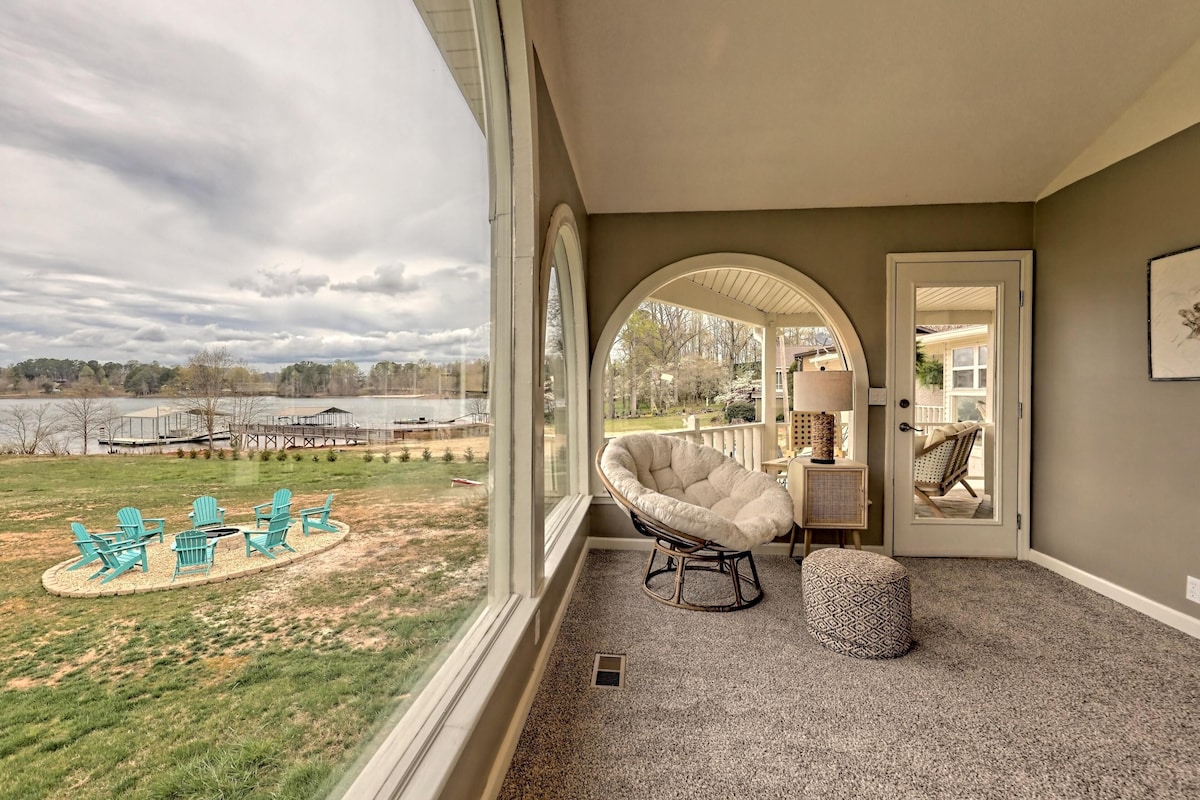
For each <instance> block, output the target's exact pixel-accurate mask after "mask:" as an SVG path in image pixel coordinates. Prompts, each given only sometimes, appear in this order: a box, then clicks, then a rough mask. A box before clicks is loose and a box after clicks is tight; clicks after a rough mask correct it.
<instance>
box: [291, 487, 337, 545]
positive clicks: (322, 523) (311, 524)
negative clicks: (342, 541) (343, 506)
mask: <svg viewBox="0 0 1200 800" xmlns="http://www.w3.org/2000/svg"><path fill="white" fill-rule="evenodd" d="M332 508H333V494H332V493H331V494H330V495H329V497H326V498H325V505H323V506H314V507H313V508H302V509H300V510H299V511H297V512H296V516H298V517H299V518H300V526H301V528H302V529H303V530H304V535H305V536H308V529H309V528H315V529H316V530H319V531H330V532H331V533H332V532H335V531H337V528H336V527H335V526H334V525H333V523H331V522H330V521H329V512H330V510H331V509H332Z"/></svg>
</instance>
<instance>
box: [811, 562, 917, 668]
mask: <svg viewBox="0 0 1200 800" xmlns="http://www.w3.org/2000/svg"><path fill="white" fill-rule="evenodd" d="M800 582H801V585H802V587H803V591H804V622H805V625H806V626H807V628H808V632H809V634H810V635H811V636H812V637H813V638H814V639H816V640H817V641H818V642H820V643H821V644H823V645H825V646H826V647H828V648H829V649H830V650H833V651H835V652H838V653H842V654H843V655H847V656H854V657H855V658H895V657H896V656H902V655H904V654H905V653H907V652H908V649H909V648H910V647H912V598H911V595H910V594H909V588H908V571H907V570H906V569H904V567H902V566H901V565H900V564H899V563H898V562H896V561H894V560H892V559H890V558H888V557H887V556H882V555H879V554H878V553H869V552H864V551H861V550H842V549H841V548H825V549H823V550H818V551H817V552H815V553H813V554H812V555H810V556H808V557H807V558H805V559H804V562H803V565H802V566H801V568H800Z"/></svg>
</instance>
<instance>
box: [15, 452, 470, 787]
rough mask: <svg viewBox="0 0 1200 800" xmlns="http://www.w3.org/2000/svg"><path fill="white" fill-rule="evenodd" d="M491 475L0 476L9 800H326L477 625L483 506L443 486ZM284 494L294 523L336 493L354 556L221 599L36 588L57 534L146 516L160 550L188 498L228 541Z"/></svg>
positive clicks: (85, 470) (49, 463) (113, 470)
mask: <svg viewBox="0 0 1200 800" xmlns="http://www.w3.org/2000/svg"><path fill="white" fill-rule="evenodd" d="M486 475H487V465H486V463H481V462H475V463H471V464H467V463H463V462H462V461H458V462H455V463H451V464H447V463H443V462H441V461H430V462H423V461H420V460H419V458H418V460H417V461H412V462H408V463H401V462H399V461H397V460H395V459H393V460H392V461H391V463H383V462H382V461H381V460H380V459H379V458H376V459H375V460H373V461H371V462H369V463H368V462H365V461H364V460H363V458H362V454H361V453H346V454H343V456H342V457H341V458H340V459H339V460H338V461H336V462H332V463H331V462H328V461H325V460H320V461H317V462H313V461H312V460H311V456H310V455H309V454H306V455H305V459H304V460H301V461H295V460H290V459H289V460H287V461H275V460H271V461H267V462H262V461H248V460H239V461H229V460H226V461H219V460H217V459H215V458H214V459H212V460H210V461H206V460H203V459H195V460H193V459H186V458H185V459H177V458H174V457H173V456H152V455H139V456H107V455H105V456H92V457H71V458H21V457H4V458H0V570H2V572H3V576H4V581H3V583H2V584H0V652H3V655H2V656H0V774H3V775H4V776H5V778H4V780H3V781H0V800H8V799H9V798H12V800H17V799H18V798H19V799H20V800H30V799H31V798H72V800H84V799H86V798H110V797H122V798H268V797H269V798H309V797H322V796H324V794H325V792H326V791H327V789H328V787H329V786H330V785H331V784H332V783H333V782H334V781H336V780H337V778H338V777H340V775H341V774H342V772H343V771H344V770H345V769H346V767H347V766H348V764H350V763H351V762H352V760H353V759H354V757H355V755H356V753H357V749H358V748H359V746H360V745H362V744H363V743H364V742H365V741H367V740H368V739H369V738H370V736H371V735H372V733H373V732H374V730H375V729H376V728H377V726H378V724H379V723H380V721H381V720H383V719H385V718H386V717H387V716H388V714H389V713H390V712H391V711H392V710H393V709H395V708H396V707H397V705H398V704H400V703H402V702H403V701H404V700H405V698H406V697H407V696H408V693H409V692H411V691H412V690H413V689H414V687H415V686H416V685H417V683H418V680H419V678H420V677H421V675H422V674H423V672H424V670H425V668H426V666H427V665H428V664H429V663H430V661H431V660H432V659H433V658H434V657H435V655H436V654H437V653H438V651H439V650H440V649H442V648H444V647H445V646H446V645H447V643H449V642H450V641H451V640H452V638H453V637H454V635H455V633H456V632H457V631H458V630H459V629H460V628H461V626H462V625H463V623H464V622H465V621H466V620H467V619H469V618H470V616H471V615H472V613H474V611H475V610H476V609H477V608H478V607H479V605H480V603H481V601H482V598H483V596H484V592H485V588H486V569H485V568H483V564H484V560H485V559H486V553H487V533H486V531H487V497H486V496H485V495H483V494H481V493H478V492H475V491H471V490H468V491H467V492H465V493H464V492H463V490H454V489H450V488H449V478H451V477H468V478H474V479H477V480H484V479H486ZM280 486H287V487H288V488H290V489H291V490H292V491H293V493H294V495H295V497H296V501H295V505H294V507H300V506H304V505H317V504H319V503H320V502H321V501H323V500H324V497H325V495H326V494H328V493H329V492H330V491H334V492H336V493H337V496H336V499H335V501H334V514H333V516H334V518H336V519H339V520H342V521H344V522H346V523H347V524H349V525H350V527H351V537H350V538H349V539H348V540H347V541H346V542H344V543H343V544H341V545H339V546H338V547H336V548H334V549H333V550H331V551H329V552H328V553H327V554H324V555H322V556H319V557H317V558H314V559H311V560H310V561H306V562H301V563H298V564H295V565H292V566H289V567H286V568H283V569H279V570H273V571H270V572H265V573H261V574H259V575H255V576H252V577H249V578H243V579H239V580H234V581H228V582H226V583H221V584H216V585H212V586H203V587H199V588H191V589H184V590H179V591H168V592H155V593H151V594H144V595H133V596H129V597H110V598H100V599H90V600H85V599H66V598H59V597H54V596H51V595H48V594H46V592H45V591H44V590H43V589H42V587H41V585H40V577H41V574H42V572H43V571H44V570H46V569H47V568H48V567H50V566H52V565H53V564H55V563H58V562H60V561H62V560H64V559H66V558H69V557H71V556H72V553H73V552H74V548H73V546H72V545H71V537H70V534H69V530H68V526H67V522H68V521H71V520H78V521H81V522H83V523H84V524H85V525H87V526H88V528H89V529H99V530H109V529H111V527H112V525H113V523H114V522H115V513H116V510H117V509H118V508H119V507H121V506H123V505H137V506H139V507H140V508H141V509H142V511H143V513H144V515H145V516H149V517H166V519H167V530H168V533H169V534H170V533H173V532H176V531H178V530H182V529H183V528H185V527H186V523H187V511H188V510H189V509H190V507H191V501H192V499H193V498H194V497H196V496H197V495H200V494H213V495H215V496H216V497H217V498H218V499H219V501H220V503H221V505H223V506H225V507H226V508H227V509H229V517H230V519H231V521H235V522H236V521H245V520H246V519H248V518H250V516H251V515H250V507H251V506H252V505H254V504H255V503H261V502H266V501H268V500H270V497H271V494H272V492H274V490H275V489H276V488H279V487H280ZM168 541H169V536H168ZM339 553H340V554H342V555H341V556H339ZM164 556H165V551H164V550H157V551H155V552H154V555H153V556H152V557H164ZM119 580H120V579H119V578H118V579H117V581H115V582H114V584H115V583H117V582H119ZM110 585H112V584H110Z"/></svg>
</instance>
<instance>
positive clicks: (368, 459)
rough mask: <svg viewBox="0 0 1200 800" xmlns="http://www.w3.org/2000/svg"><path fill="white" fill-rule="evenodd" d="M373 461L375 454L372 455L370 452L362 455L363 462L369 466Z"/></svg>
mask: <svg viewBox="0 0 1200 800" xmlns="http://www.w3.org/2000/svg"><path fill="white" fill-rule="evenodd" d="M374 460H375V454H374V453H372V452H371V451H370V450H368V451H367V452H365V453H363V461H366V462H367V463H368V464H369V463H371V462H372V461H374Z"/></svg>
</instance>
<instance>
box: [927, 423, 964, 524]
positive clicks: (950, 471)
mask: <svg viewBox="0 0 1200 800" xmlns="http://www.w3.org/2000/svg"><path fill="white" fill-rule="evenodd" d="M979 431H980V427H979V424H978V423H975V422H956V423H953V424H950V425H943V426H942V427H940V428H934V429H932V430H931V431H930V432H929V434H928V435H927V436H926V437H925V439H924V440H923V441H922V440H917V441H916V442H914V446H915V448H916V454H915V455H914V456H913V494H914V495H915V496H916V498H917V499H918V500H920V501H921V502H923V503H925V504H926V505H928V506H929V507H930V509H931V510H932V511H933V514H934V516H936V517H941V518H943V519H944V518H945V516H946V515H945V513H944V512H943V511H942V510H941V509H940V508H938V507H937V505H936V504H935V503H934V502H933V498H934V497H943V496H945V494H946V492H948V491H950V490H951V489H953V488H954V486H955V484H958V483H961V484H962V485H963V488H965V489H966V490H967V491H968V492H969V493H970V495H971V497H978V495H977V494H975V490H974V489H972V488H971V484H969V483H967V469H968V462H969V461H970V458H971V449H972V448H973V447H974V446H975V439H976V438H977V437H978V436H979Z"/></svg>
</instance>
